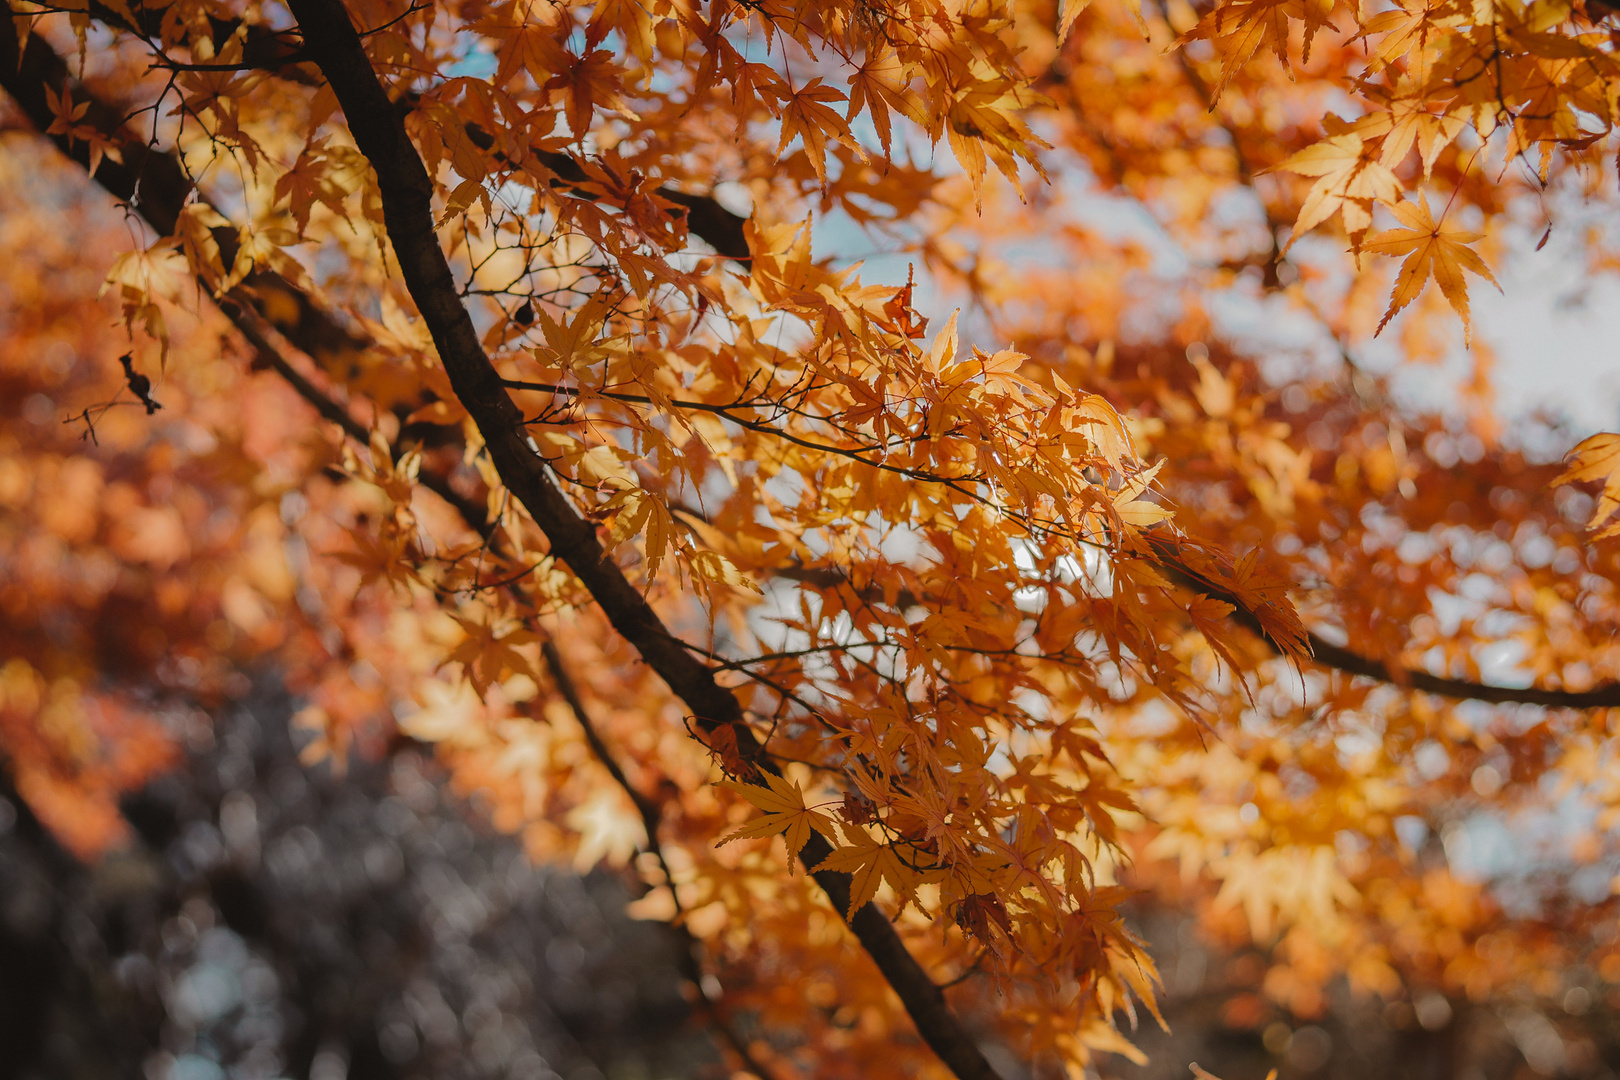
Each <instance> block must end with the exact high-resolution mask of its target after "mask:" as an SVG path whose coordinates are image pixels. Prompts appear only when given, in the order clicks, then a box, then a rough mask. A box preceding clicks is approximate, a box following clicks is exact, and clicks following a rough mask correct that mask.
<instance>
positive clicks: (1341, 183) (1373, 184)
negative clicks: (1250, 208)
mask: <svg viewBox="0 0 1620 1080" xmlns="http://www.w3.org/2000/svg"><path fill="white" fill-rule="evenodd" d="M1276 168H1277V169H1285V170H1287V171H1289V172H1296V173H1299V174H1301V175H1302V176H1315V177H1319V179H1318V180H1317V181H1316V183H1315V184H1313V185H1312V186H1311V190H1310V193H1309V194H1307V195H1306V196H1305V203H1304V205H1303V206H1301V207H1300V210H1299V218H1298V219H1297V220H1296V221H1295V222H1294V231H1293V232H1292V234H1290V235H1289V237H1288V244H1287V245H1285V246H1284V250H1287V248H1288V247H1291V246H1292V245H1293V243H1294V241H1295V240H1298V239H1299V238H1300V237H1301V236H1303V235H1305V234H1306V233H1307V232H1309V231H1310V230H1312V229H1314V228H1316V226H1318V225H1320V224H1321V223H1322V222H1324V221H1326V220H1327V219H1328V218H1330V217H1332V216H1333V215H1334V214H1335V213H1340V214H1342V216H1343V221H1344V231H1345V232H1346V233H1348V234H1350V236H1351V237H1352V239H1354V238H1355V237H1357V236H1358V234H1360V233H1363V232H1365V231H1366V230H1367V228H1368V226H1370V225H1371V224H1372V204H1373V203H1374V202H1380V203H1384V204H1385V205H1389V204H1391V203H1394V202H1395V201H1396V200H1397V199H1399V197H1400V190H1401V185H1400V181H1399V180H1397V179H1396V178H1395V174H1394V173H1392V172H1390V170H1389V168H1388V167H1387V166H1386V165H1384V164H1383V163H1382V162H1380V161H1376V160H1374V159H1373V157H1372V156H1371V154H1370V153H1369V151H1368V147H1367V144H1366V143H1365V141H1363V139H1362V137H1361V136H1360V135H1358V134H1356V133H1355V132H1353V131H1352V132H1346V133H1344V134H1342V135H1332V136H1329V137H1328V138H1326V139H1323V140H1321V141H1320V142H1318V143H1316V144H1314V145H1312V146H1308V147H1306V148H1305V149H1304V150H1301V151H1300V152H1299V153H1297V154H1294V155H1293V156H1292V157H1290V158H1288V160H1286V161H1284V162H1283V163H1282V164H1280V165H1278V166H1276Z"/></svg>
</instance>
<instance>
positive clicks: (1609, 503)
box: [1553, 433, 1620, 540]
mask: <svg viewBox="0 0 1620 1080" xmlns="http://www.w3.org/2000/svg"><path fill="white" fill-rule="evenodd" d="M1565 460H1566V461H1567V462H1568V467H1567V468H1566V469H1565V470H1564V471H1563V472H1562V473H1560V474H1559V475H1558V477H1557V478H1556V479H1555V480H1553V485H1554V486H1555V487H1556V486H1561V485H1564V484H1575V483H1581V482H1586V481H1597V482H1600V483H1602V485H1603V490H1602V492H1601V493H1599V495H1598V498H1597V502H1596V504H1595V505H1594V506H1593V507H1592V516H1591V517H1590V518H1588V519H1587V522H1586V527H1587V529H1588V530H1595V531H1594V532H1593V535H1592V539H1594V540H1605V539H1608V538H1609V537H1611V536H1620V522H1615V523H1612V524H1606V523H1607V522H1609V519H1610V518H1612V517H1613V516H1614V514H1615V511H1617V510H1620V435H1611V434H1608V433H1600V434H1597V435H1593V436H1591V437H1589V438H1586V439H1582V440H1581V442H1580V443H1578V444H1577V445H1576V447H1575V449H1573V450H1571V451H1570V452H1569V454H1568V455H1567V457H1566V458H1565Z"/></svg>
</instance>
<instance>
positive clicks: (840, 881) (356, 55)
mask: <svg viewBox="0 0 1620 1080" xmlns="http://www.w3.org/2000/svg"><path fill="white" fill-rule="evenodd" d="M289 6H290V7H291V8H292V11H293V15H294V17H295V18H296V19H297V20H298V24H299V26H300V27H301V28H302V30H303V34H304V41H305V43H306V48H307V49H308V52H309V55H310V57H311V58H312V59H313V60H314V61H315V63H316V65H317V66H318V67H320V69H321V71H322V72H323V73H324V74H325V76H326V79H327V82H328V84H329V85H330V86H331V88H332V91H333V93H334V94H335V95H336V97H337V100H338V103H339V105H340V106H341V107H342V109H343V112H344V115H345V117H346V118H347V120H348V125H349V131H350V133H351V134H352V135H353V136H354V140H355V144H356V145H357V146H358V147H359V149H360V151H361V153H363V154H364V155H365V156H366V158H367V160H368V161H370V163H371V165H372V168H373V170H374V171H375V172H376V175H377V185H378V189H379V191H380V193H381V196H382V204H383V220H384V224H385V227H386V228H387V231H388V236H389V239H390V241H391V243H392V246H393V249H394V254H395V257H396V258H397V259H398V261H399V265H400V272H401V274H402V276H403V277H404V279H405V284H406V287H407V289H408V290H409V291H410V294H411V298H412V299H413V300H414V301H415V302H416V306H417V309H418V310H419V311H420V312H421V314H422V318H423V320H424V321H425V322H426V324H427V327H428V330H429V332H430V333H431V334H432V337H433V341H434V344H435V345H436V346H437V347H438V351H439V358H440V361H441V362H442V363H443V364H444V367H445V371H446V372H447V373H448V374H449V376H450V382H451V386H452V388H453V389H454V391H455V393H456V396H457V397H458V398H459V399H460V400H461V403H462V405H463V406H464V407H465V408H466V409H467V411H468V413H469V414H470V415H471V416H472V418H473V420H474V422H475V423H476V424H477V425H478V428H479V431H480V433H481V434H482V435H483V436H484V438H485V440H486V445H487V447H488V449H489V453H490V458H491V460H492V461H493V462H494V464H495V467H496V470H497V472H498V473H499V475H500V477H501V480H502V482H503V483H504V484H505V485H506V486H507V489H508V490H510V491H511V492H512V494H513V495H515V496H516V497H517V498H518V500H519V501H520V502H522V503H523V505H524V507H525V509H527V510H528V512H529V515H530V516H531V517H532V518H533V519H534V521H535V523H536V524H537V525H538V526H539V527H540V529H541V530H542V531H543V532H544V533H545V534H546V536H547V538H548V539H549V540H550V542H551V547H552V552H553V554H555V555H556V556H557V557H558V558H559V559H561V560H562V561H563V562H564V563H565V564H566V565H567V566H568V568H569V569H570V570H572V571H573V572H574V574H575V575H576V576H577V577H578V578H579V579H580V580H581V582H583V583H584V585H585V587H586V588H587V589H588V590H589V591H590V592H591V594H592V596H594V597H595V599H596V601H597V603H598V604H599V605H600V606H601V607H602V610H603V611H604V613H605V614H606V615H607V617H608V620H609V621H610V622H611V623H612V625H613V627H614V629H615V630H616V631H617V632H618V633H619V634H620V635H621V636H623V637H624V638H625V639H626V640H627V641H629V642H630V643H631V644H632V645H634V646H635V647H636V649H637V650H638V651H639V652H640V653H641V655H642V658H643V659H644V660H646V661H647V663H648V665H649V666H650V667H651V668H652V669H653V670H654V671H655V672H657V673H658V675H659V676H660V677H661V678H663V680H664V681H665V683H667V684H668V685H669V687H670V689H671V690H672V691H674V692H675V694H676V695H677V696H678V697H680V698H681V700H682V701H683V702H685V703H686V706H687V707H688V708H689V709H691V710H692V712H693V713H694V714H695V719H696V722H697V724H698V725H699V726H700V727H701V728H703V729H704V730H705V731H711V732H712V731H716V730H718V729H719V728H720V727H722V726H726V725H729V726H731V727H732V729H733V730H734V731H735V732H736V733H737V735H738V742H739V744H742V743H743V742H744V739H743V736H744V734H745V733H746V732H747V731H748V729H747V726H746V724H744V723H743V711H742V706H741V704H740V703H739V702H738V701H737V698H736V696H735V695H734V694H732V692H731V691H729V690H727V689H725V688H724V687H722V686H721V685H720V684H719V683H718V682H716V681H715V678H714V672H713V671H712V670H710V669H709V667H708V666H707V665H705V664H703V663H701V662H700V661H698V660H697V659H695V658H694V657H693V656H692V655H691V654H690V653H688V652H687V651H686V650H685V649H684V648H683V647H682V646H681V645H680V644H679V642H678V641H677V640H676V639H675V638H674V637H673V636H672V635H670V634H669V632H668V631H667V630H666V629H665V627H664V625H663V621H662V620H661V619H660V618H659V617H658V615H657V614H656V613H655V612H654V611H653V610H652V607H651V606H650V605H649V604H648V603H647V600H646V598H645V597H643V596H642V595H641V593H640V592H638V591H637V590H636V589H635V587H634V586H633V585H631V583H630V582H629V580H628V579H626V578H625V576H624V574H623V573H622V572H621V571H620V570H619V568H618V566H617V565H616V564H615V563H613V562H612V561H610V560H609V559H608V558H607V557H606V552H605V551H604V550H603V548H602V545H601V542H600V541H599V540H598V538H597V535H596V530H595V528H594V527H593V526H592V524H591V523H590V522H589V521H587V520H585V519H584V518H583V517H581V516H580V514H579V512H578V510H576V509H575V507H574V505H573V504H572V503H571V502H569V501H568V499H567V498H566V497H565V496H564V495H563V493H562V492H561V491H560V490H559V489H558V488H557V485H556V483H555V482H554V481H553V479H552V477H551V474H550V472H549V471H548V469H547V465H546V462H545V460H544V459H543V458H542V457H541V456H540V454H539V452H538V450H537V449H536V447H535V445H534V443H533V442H532V441H531V440H530V439H529V438H528V436H527V435H526V434H525V433H524V428H523V414H522V412H521V411H520V410H519V409H518V407H517V405H516V404H515V403H513V401H512V399H511V397H510V396H508V394H507V392H506V388H505V387H504V386H503V385H502V382H501V377H500V375H499V373H498V372H497V371H496V370H495V367H494V365H493V364H491V363H490V360H489V356H488V355H487V354H486V353H485V352H484V349H483V346H482V344H481V343H480V341H479V336H478V332H477V330H476V328H475V327H474V326H473V322H472V318H471V316H470V315H469V314H468V312H467V310H466V308H464V307H463V306H462V304H461V300H460V297H459V295H458V290H457V286H456V282H455V278H454V276H453V275H452V273H451V271H450V264H449V262H448V260H447V259H446V258H445V254H444V251H443V249H442V248H441V247H440V246H439V241H438V237H437V235H436V234H435V232H434V228H433V181H432V179H431V178H430V177H429V176H428V173H427V169H426V168H425V167H424V166H423V164H422V158H421V156H420V155H419V154H418V153H417V150H416V147H415V146H413V145H412V144H411V141H410V139H409V137H408V136H407V135H406V133H405V127H404V124H403V123H402V121H401V119H400V117H399V115H398V113H397V112H396V111H395V109H394V107H393V104H392V102H390V101H389V99H388V94H387V92H386V91H385V90H384V89H383V86H382V84H381V82H379V81H378V78H377V73H376V71H375V69H374V68H373V67H372V65H371V60H370V58H369V57H368V56H367V55H366V52H365V48H364V46H363V45H362V44H361V41H360V36H359V34H358V33H356V31H355V28H354V26H353V24H352V23H351V22H350V21H349V14H348V11H347V10H346V9H345V8H344V6H343V5H342V3H341V2H339V0H291V3H290V5H289ZM747 741H748V742H750V743H752V744H753V745H752V746H749V747H746V748H745V747H743V746H741V745H739V749H740V750H742V751H743V752H744V753H751V754H752V756H753V757H754V759H755V760H756V761H759V760H760V747H759V744H758V742H757V741H756V740H753V739H751V738H750V739H748V740H747ZM812 846H814V847H817V848H819V849H820V850H818V851H812V850H810V849H809V847H807V848H806V851H805V858H806V860H807V862H811V863H814V862H819V861H821V860H822V859H824V858H825V857H826V855H827V854H830V852H831V849H830V847H829V845H827V843H826V842H825V841H824V840H823V841H821V842H820V843H819V844H814V845H812ZM815 877H816V881H817V883H818V884H819V885H820V886H821V887H822V889H823V891H825V892H826V893H827V896H828V898H829V900H831V901H832V904H833V907H834V908H835V909H836V910H838V911H844V910H846V909H847V907H848V902H849V888H850V884H849V877H848V875H846V874H838V873H832V872H829V871H822V872H819V873H817V874H816V875H815ZM850 927H851V929H852V930H854V932H855V935H856V937H857V938H859V940H860V941H861V944H862V945H863V946H865V948H866V950H867V952H868V953H869V954H870V955H871V956H872V958H873V960H874V961H876V962H877V965H878V968H879V970H881V971H882V972H883V974H884V976H885V978H887V979H888V981H889V984H890V985H891V986H892V987H893V988H894V990H895V992H896V993H897V994H898V995H899V997H900V1000H901V1002H902V1003H903V1004H904V1005H905V1008H906V1011H907V1012H908V1013H910V1014H911V1017H912V1019H913V1021H914V1022H915V1023H916V1024H917V1029H918V1031H919V1033H920V1034H921V1035H922V1037H923V1039H924V1041H926V1042H927V1043H928V1045H929V1046H930V1047H931V1048H932V1049H933V1050H934V1052H935V1053H937V1054H938V1055H939V1056H940V1058H941V1060H942V1061H944V1062H945V1064H946V1065H947V1066H948V1067H949V1068H950V1069H951V1070H952V1071H953V1072H954V1073H956V1075H957V1076H958V1077H959V1078H960V1080H993V1078H996V1077H997V1074H996V1072H995V1070H994V1069H993V1068H992V1067H991V1065H990V1063H989V1061H988V1060H986V1058H985V1056H984V1054H983V1053H982V1052H981V1051H980V1050H979V1048H978V1045H977V1044H976V1043H975V1042H974V1040H973V1038H972V1036H971V1035H969V1034H968V1032H967V1030H966V1029H965V1028H964V1027H963V1026H962V1024H961V1021H960V1020H958V1019H957V1017H956V1016H955V1015H954V1014H953V1013H952V1012H951V1011H950V1009H949V1008H948V1007H947V1006H946V1004H945V998H944V994H943V993H942V992H941V991H940V989H939V987H937V986H936V985H934V982H933V980H931V979H930V978H929V977H928V975H927V973H926V972H924V971H923V969H922V967H921V966H920V965H919V964H918V963H917V961H916V958H915V957H913V956H912V955H911V954H910V953H909V952H908V951H907V950H906V948H905V944H904V943H903V942H902V941H901V940H900V936H899V934H898V933H897V932H896V931H895V929H894V927H893V926H892V925H890V923H889V922H888V920H887V919H885V918H884V917H883V915H882V914H881V913H880V912H879V911H878V910H877V908H876V907H874V906H873V905H871V904H867V905H865V906H864V907H862V908H861V909H860V911H858V912H856V914H855V916H854V917H853V918H852V919H851V920H850Z"/></svg>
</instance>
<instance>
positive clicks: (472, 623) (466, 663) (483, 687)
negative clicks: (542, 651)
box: [439, 615, 539, 698]
mask: <svg viewBox="0 0 1620 1080" xmlns="http://www.w3.org/2000/svg"><path fill="white" fill-rule="evenodd" d="M451 618H452V619H454V620H455V621H456V624H457V625H458V626H460V627H461V630H462V634H463V635H464V636H463V637H462V639H461V641H460V642H459V643H458V644H457V645H456V647H455V648H454V649H452V650H450V652H449V654H448V655H446V656H445V658H444V660H443V661H442V662H441V663H440V665H439V666H441V667H443V666H444V665H445V664H460V665H461V669H462V671H464V672H465V673H466V676H467V680H468V681H469V682H470V683H472V687H473V690H474V691H476V692H477V694H478V696H479V697H480V698H482V697H483V696H484V695H485V694H487V693H488V692H489V688H490V685H491V684H493V683H497V682H499V681H501V680H502V679H503V678H505V677H506V675H507V674H508V673H510V672H521V673H525V674H526V673H529V672H531V671H533V670H534V662H533V661H532V660H531V659H529V657H528V656H526V655H524V654H523V653H522V652H520V651H519V649H520V648H521V647H522V646H525V645H532V644H534V642H536V641H538V640H539V638H538V637H537V636H536V635H535V634H534V632H533V631H531V630H526V629H521V628H519V629H508V630H506V631H505V632H504V633H503V632H502V629H503V628H502V627H500V626H499V625H498V624H497V623H496V622H495V621H493V620H490V619H472V618H468V617H466V616H462V615H451Z"/></svg>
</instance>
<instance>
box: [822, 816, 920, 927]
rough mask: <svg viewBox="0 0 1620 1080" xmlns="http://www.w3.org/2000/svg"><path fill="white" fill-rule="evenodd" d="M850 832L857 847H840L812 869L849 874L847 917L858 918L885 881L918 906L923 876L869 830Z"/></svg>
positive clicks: (902, 896)
mask: <svg viewBox="0 0 1620 1080" xmlns="http://www.w3.org/2000/svg"><path fill="white" fill-rule="evenodd" d="M849 832H850V833H851V835H852V836H853V839H854V841H855V842H854V843H853V844H850V845H847V846H845V847H841V848H838V849H837V850H836V851H834V852H833V853H832V854H831V855H828V856H827V857H826V858H825V859H823V860H821V862H820V863H819V864H817V865H816V866H814V867H812V869H814V870H835V871H837V872H839V873H843V874H848V875H849V910H848V911H846V912H845V913H844V915H845V917H846V918H854V916H855V913H856V912H857V911H859V910H861V908H863V907H865V906H866V905H867V904H868V903H869V902H870V901H871V899H872V897H874V896H876V895H877V890H878V885H880V884H881V883H882V882H883V881H885V880H887V881H888V883H889V885H890V887H892V888H893V889H894V891H895V892H897V893H899V894H900V896H901V898H902V900H905V901H910V902H913V903H915V902H916V901H917V889H916V887H917V885H918V884H919V883H920V882H921V880H922V878H921V875H919V874H918V873H917V871H915V870H913V869H912V868H911V867H909V866H907V865H906V864H905V863H903V862H901V861H900V856H899V855H898V854H897V853H896V852H895V850H894V848H892V847H890V846H889V845H888V844H885V843H883V842H882V841H880V840H878V839H876V838H875V837H873V836H872V835H871V834H870V833H868V832H866V831H865V830H862V829H850V830H849ZM903 907H904V905H903V904H902V908H903Z"/></svg>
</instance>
